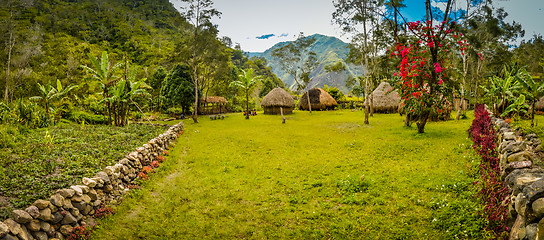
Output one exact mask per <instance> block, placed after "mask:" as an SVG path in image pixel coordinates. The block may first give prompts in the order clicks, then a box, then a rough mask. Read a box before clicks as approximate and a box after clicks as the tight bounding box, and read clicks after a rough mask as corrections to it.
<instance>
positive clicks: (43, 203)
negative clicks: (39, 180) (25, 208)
mask: <svg viewBox="0 0 544 240" xmlns="http://www.w3.org/2000/svg"><path fill="white" fill-rule="evenodd" d="M49 203H50V202H49V201H46V200H42V199H38V200H36V201H35V202H34V206H36V207H37V208H38V209H45V208H47V206H49Z"/></svg>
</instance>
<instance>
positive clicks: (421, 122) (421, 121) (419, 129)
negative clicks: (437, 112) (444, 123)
mask: <svg viewBox="0 0 544 240" xmlns="http://www.w3.org/2000/svg"><path fill="white" fill-rule="evenodd" d="M428 118H429V113H428V112H425V113H423V114H422V115H421V116H419V121H418V122H417V133H425V124H427V119H428Z"/></svg>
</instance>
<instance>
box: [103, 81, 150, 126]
mask: <svg viewBox="0 0 544 240" xmlns="http://www.w3.org/2000/svg"><path fill="white" fill-rule="evenodd" d="M145 80H146V79H145V78H144V79H142V80H140V81H136V71H132V73H131V75H130V76H129V77H128V78H127V80H121V81H119V82H117V84H116V85H114V86H112V87H111V88H110V92H109V97H107V98H104V99H103V100H102V101H101V102H106V103H108V104H110V106H112V109H113V114H114V119H115V125H116V126H125V125H126V124H127V115H128V110H129V109H128V103H129V102H130V101H132V102H133V100H132V98H133V97H136V96H139V95H143V94H148V93H147V91H146V90H145V89H144V88H150V87H149V85H147V84H145V83H144V81H145Z"/></svg>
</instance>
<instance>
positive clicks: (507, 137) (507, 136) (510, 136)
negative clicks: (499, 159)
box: [503, 132, 517, 140]
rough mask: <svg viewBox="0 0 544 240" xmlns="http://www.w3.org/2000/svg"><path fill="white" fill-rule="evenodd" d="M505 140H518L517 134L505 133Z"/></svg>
mask: <svg viewBox="0 0 544 240" xmlns="http://www.w3.org/2000/svg"><path fill="white" fill-rule="evenodd" d="M503 136H504V140H516V138H517V137H516V134H514V132H505V133H504V135H503Z"/></svg>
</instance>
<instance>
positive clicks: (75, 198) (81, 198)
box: [72, 195, 83, 202]
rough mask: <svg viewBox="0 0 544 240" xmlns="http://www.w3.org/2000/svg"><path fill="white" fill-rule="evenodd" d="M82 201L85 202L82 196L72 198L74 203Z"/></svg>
mask: <svg viewBox="0 0 544 240" xmlns="http://www.w3.org/2000/svg"><path fill="white" fill-rule="evenodd" d="M81 201H83V197H82V195H80V196H78V195H75V196H74V197H72V202H81Z"/></svg>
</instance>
